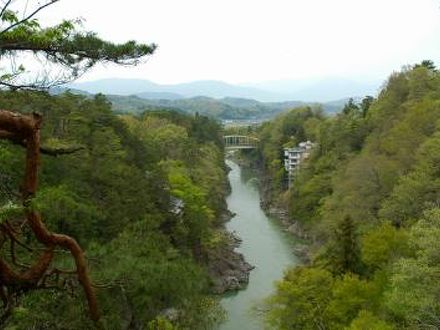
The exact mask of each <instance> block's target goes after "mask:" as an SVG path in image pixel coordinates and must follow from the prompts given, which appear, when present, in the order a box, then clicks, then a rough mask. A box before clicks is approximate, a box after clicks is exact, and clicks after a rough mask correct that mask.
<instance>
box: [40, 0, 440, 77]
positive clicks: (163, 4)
mask: <svg viewBox="0 0 440 330" xmlns="http://www.w3.org/2000/svg"><path fill="white" fill-rule="evenodd" d="M40 17H41V19H42V21H43V18H44V20H46V22H49V21H55V20H56V19H59V18H77V17H82V18H84V20H85V27H86V29H89V30H93V31H96V32H98V34H99V35H100V36H101V37H103V38H105V39H109V40H112V41H125V40H128V39H135V40H137V41H139V42H145V43H150V42H154V43H157V44H158V45H159V48H158V50H157V51H156V53H155V54H154V55H153V56H152V57H151V58H149V59H148V61H147V62H146V63H145V64H142V65H141V66H138V67H136V68H127V67H116V66H113V65H107V66H106V67H102V66H100V67H97V68H95V69H94V70H92V71H91V72H90V73H88V74H87V75H86V76H84V77H83V78H82V80H94V79H100V78H113V77H123V78H141V79H149V80H152V81H155V82H158V83H177V82H185V81H193V80H200V79H210V80H223V81H226V82H231V83H244V82H258V81H268V80H279V79H308V78H319V77H329V76H332V77H335V76H337V77H349V78H352V79H356V80H376V79H382V80H383V79H385V78H386V77H387V76H388V75H389V74H390V73H391V72H392V71H393V70H398V69H400V67H401V66H402V65H405V64H414V63H416V62H419V61H421V60H423V59H432V60H434V61H435V62H436V64H438V65H440V1H439V0H155V1H152V0H150V1H148V0H147V1H142V0H124V1H116V0H107V1H99V0H94V1H93V0H62V1H60V3H58V4H56V5H53V6H52V7H50V8H48V9H47V10H46V11H45V13H42V14H41V15H40Z"/></svg>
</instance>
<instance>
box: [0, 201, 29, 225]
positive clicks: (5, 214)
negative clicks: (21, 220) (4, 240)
mask: <svg viewBox="0 0 440 330" xmlns="http://www.w3.org/2000/svg"><path fill="white" fill-rule="evenodd" d="M23 212H24V209H23V207H22V206H21V205H17V204H14V203H12V202H8V203H6V204H5V205H3V206H1V207H0V224H1V223H3V222H5V221H7V220H9V219H12V218H16V217H20V216H23Z"/></svg>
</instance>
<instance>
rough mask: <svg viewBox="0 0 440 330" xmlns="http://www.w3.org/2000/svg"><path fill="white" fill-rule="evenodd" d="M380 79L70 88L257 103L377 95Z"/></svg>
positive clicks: (120, 82) (107, 82) (128, 82)
mask: <svg viewBox="0 0 440 330" xmlns="http://www.w3.org/2000/svg"><path fill="white" fill-rule="evenodd" d="M380 85H381V82H379V81H376V82H372V83H371V82H356V81H352V80H348V79H342V78H328V79H322V80H310V79H309V80H299V81H296V80H279V81H270V82H261V83H256V84H246V85H232V84H228V83H225V82H221V81H214V80H201V81H194V82H189V83H182V84H174V85H161V84H156V83H154V82H151V81H149V80H142V79H103V80H96V81H89V82H80V83H73V84H71V85H70V86H69V88H72V89H79V90H83V91H87V92H89V93H93V94H96V93H103V94H111V95H126V96H128V95H137V96H139V97H142V98H145V99H170V100H176V99H181V98H192V97H197V96H206V97H211V98H217V99H219V98H228V97H229V98H234V99H253V100H257V101H260V102H282V101H288V100H301V101H303V102H327V101H331V100H338V99H345V98H349V97H363V96H365V95H373V96H374V95H376V94H377V92H378V89H379V86H380Z"/></svg>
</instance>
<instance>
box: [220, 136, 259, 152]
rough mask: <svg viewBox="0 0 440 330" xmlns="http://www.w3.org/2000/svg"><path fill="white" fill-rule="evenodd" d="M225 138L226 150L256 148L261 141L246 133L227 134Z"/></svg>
mask: <svg viewBox="0 0 440 330" xmlns="http://www.w3.org/2000/svg"><path fill="white" fill-rule="evenodd" d="M223 139H224V141H225V149H226V150H238V149H255V148H257V147H258V143H259V142H260V140H259V139H257V138H254V137H251V136H246V135H225V136H224V137H223Z"/></svg>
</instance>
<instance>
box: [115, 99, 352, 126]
mask: <svg viewBox="0 0 440 330" xmlns="http://www.w3.org/2000/svg"><path fill="white" fill-rule="evenodd" d="M107 98H108V99H109V100H110V101H111V102H112V104H113V109H114V110H115V111H116V112H119V113H142V112H144V111H150V110H157V109H174V110H176V109H179V110H182V111H184V112H186V113H189V114H195V113H197V112H198V113H200V114H203V115H207V116H210V117H214V118H218V119H258V120H264V119H270V118H273V117H274V116H276V115H277V114H279V113H281V112H283V111H286V110H289V109H293V108H295V107H300V106H306V105H308V106H312V107H318V106H322V108H323V110H324V111H325V112H327V113H334V112H337V111H340V110H341V109H342V107H343V106H344V104H345V102H346V100H340V101H335V102H332V103H329V104H328V105H327V104H325V103H324V104H319V103H305V102H299V101H290V102H270V103H264V102H259V101H256V100H251V99H243V98H230V97H228V98H223V99H214V98H210V97H206V96H198V97H193V98H185V99H175V100H166V99H162V100H152V99H143V98H140V97H138V96H136V95H131V96H120V95H107Z"/></svg>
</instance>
